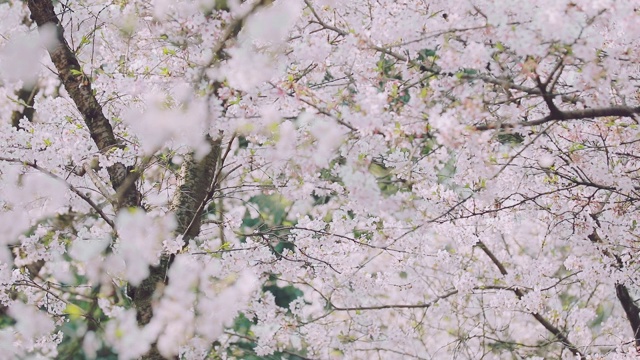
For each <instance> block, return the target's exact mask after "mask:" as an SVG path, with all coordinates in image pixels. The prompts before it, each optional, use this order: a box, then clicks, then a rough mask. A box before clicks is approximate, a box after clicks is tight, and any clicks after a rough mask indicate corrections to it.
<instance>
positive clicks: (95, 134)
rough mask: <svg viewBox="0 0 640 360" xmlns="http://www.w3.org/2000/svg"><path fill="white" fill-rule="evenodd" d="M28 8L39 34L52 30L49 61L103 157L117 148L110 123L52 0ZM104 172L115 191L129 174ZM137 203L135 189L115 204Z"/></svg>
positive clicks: (118, 168)
mask: <svg viewBox="0 0 640 360" xmlns="http://www.w3.org/2000/svg"><path fill="white" fill-rule="evenodd" d="M28 6H29V10H30V11H31V19H32V20H33V21H35V23H36V24H37V25H38V29H39V30H40V31H52V30H55V40H54V44H48V45H49V47H48V49H47V50H48V52H49V57H50V58H51V61H52V62H53V64H54V65H55V66H56V69H57V71H58V77H59V78H60V80H61V81H62V84H63V85H64V87H65V89H66V90H67V92H68V93H69V96H70V97H71V99H72V100H73V102H74V103H75V104H76V107H77V108H78V110H79V111H80V113H81V114H82V117H83V119H84V122H85V124H86V125H87V128H89V133H90V135H91V138H92V139H93V141H94V143H95V144H96V146H97V147H98V149H99V150H100V152H102V153H107V152H108V151H109V150H111V149H113V148H116V147H118V146H119V145H118V142H117V141H116V138H115V136H114V133H113V128H112V127H111V123H110V122H109V120H108V119H107V118H106V117H105V115H104V113H103V112H102V106H101V105H100V104H99V103H98V100H97V99H96V97H95V95H94V94H93V90H92V89H91V81H90V80H89V78H88V77H87V76H86V75H85V74H84V73H83V72H82V68H81V67H80V63H79V62H78V59H77V58H76V56H75V54H74V53H73V51H71V48H70V47H69V44H68V43H67V41H66V40H65V38H64V29H63V28H62V26H61V25H60V20H58V17H57V16H56V14H55V12H54V9H53V3H52V2H51V0H29V1H28ZM43 27H44V29H43ZM107 171H108V173H109V178H110V180H111V186H112V187H113V189H114V190H116V191H117V190H118V188H119V187H120V185H122V183H123V182H124V179H125V178H126V176H127V174H128V172H129V171H128V169H127V168H126V167H125V166H124V165H123V164H122V163H115V164H113V165H111V166H109V167H108V168H107ZM140 200H141V196H140V194H139V193H138V191H137V189H136V188H135V186H132V187H130V188H129V189H127V191H126V192H125V194H124V196H123V197H122V199H121V201H120V202H119V203H118V204H116V207H117V209H116V211H117V210H119V209H120V208H123V207H132V206H140Z"/></svg>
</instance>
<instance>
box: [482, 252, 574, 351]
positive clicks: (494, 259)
mask: <svg viewBox="0 0 640 360" xmlns="http://www.w3.org/2000/svg"><path fill="white" fill-rule="evenodd" d="M476 246H477V247H479V248H480V250H482V251H483V252H484V253H485V254H486V255H487V256H488V257H489V259H491V262H493V264H494V265H495V266H496V267H497V268H498V270H500V274H502V275H503V276H504V275H507V274H508V273H507V269H506V268H505V267H504V265H503V264H502V263H501V262H500V260H498V258H497V257H496V256H495V255H494V254H493V252H491V250H489V248H488V247H487V246H486V245H485V244H484V243H483V242H482V241H478V243H477V244H476ZM511 291H513V293H514V294H516V296H517V297H518V299H522V297H523V296H524V292H523V291H522V290H520V289H518V288H514V289H512V290H511ZM531 315H532V316H533V317H534V318H535V319H536V320H537V321H538V323H540V325H542V326H544V328H545V329H547V331H549V332H550V333H551V334H553V336H555V337H556V339H558V340H560V342H561V343H562V345H564V346H565V347H566V348H567V349H569V351H571V353H572V354H573V355H576V356H579V357H580V359H581V360H584V359H586V357H585V355H584V354H583V353H582V352H581V351H580V350H579V349H578V347H576V346H575V345H574V344H572V343H571V342H570V341H569V339H568V338H567V336H566V335H565V334H563V333H562V331H561V330H560V329H558V328H557V327H555V326H553V324H552V323H550V322H549V321H548V320H547V319H545V318H544V317H543V316H542V315H540V314H538V313H531Z"/></svg>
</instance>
